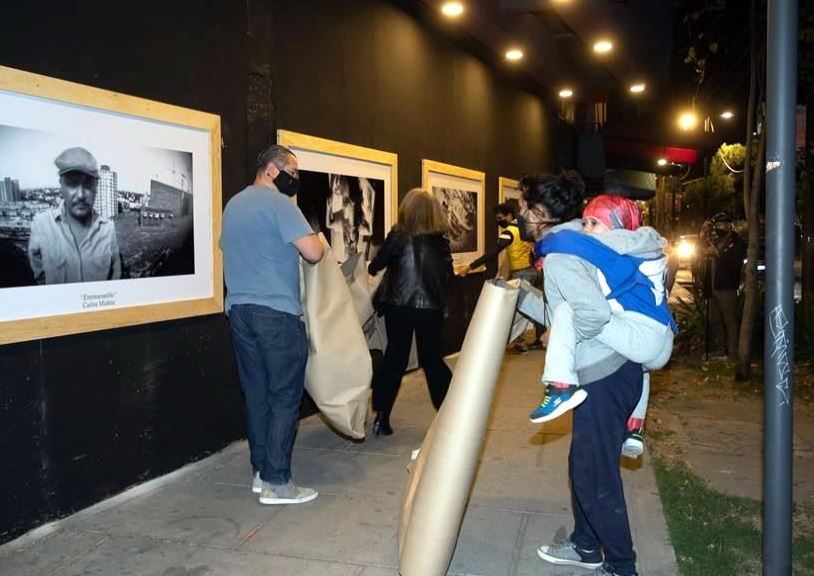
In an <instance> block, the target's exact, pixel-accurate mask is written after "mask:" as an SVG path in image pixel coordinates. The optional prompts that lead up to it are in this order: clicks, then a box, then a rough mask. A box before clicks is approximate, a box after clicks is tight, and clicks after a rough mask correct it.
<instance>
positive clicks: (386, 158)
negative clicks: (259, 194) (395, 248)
mask: <svg viewBox="0 0 814 576" xmlns="http://www.w3.org/2000/svg"><path fill="white" fill-rule="evenodd" d="M277 143H278V144H281V145H283V146H285V147H287V148H289V149H291V151H292V152H294V154H296V155H297V158H298V163H299V168H300V176H301V180H302V181H303V184H302V185H301V187H300V194H299V195H298V198H297V203H298V205H301V204H302V202H301V201H302V200H303V199H302V198H300V195H302V194H303V193H304V189H305V188H306V186H307V181H306V180H307V179H306V178H305V173H307V172H311V173H312V174H314V175H319V174H325V175H328V178H330V177H331V176H330V175H338V176H344V177H349V178H353V177H357V178H359V179H360V180H362V179H369V180H371V181H375V180H378V181H381V182H383V189H382V190H381V192H378V191H377V192H376V195H378V194H379V193H381V194H382V195H383V201H384V202H383V210H382V211H381V215H383V217H384V221H383V226H382V227H381V228H379V224H378V223H377V222H375V221H374V222H372V223H370V224H371V227H372V228H375V230H376V231H377V232H376V234H375V235H373V236H371V238H369V239H368V240H367V244H376V243H378V242H383V241H384V237H386V235H387V233H388V232H389V231H390V228H392V226H393V224H395V222H396V219H397V215H398V155H397V154H395V153H393V152H385V151H383V150H375V149H373V148H365V147H363V146H357V145H355V144H347V143H345V142H337V141H334V140H328V139H325V138H319V137H316V136H309V135H307V134H300V133H297V132H291V131H288V130H278V131H277ZM325 182H326V184H327V182H328V180H327V179H326V181H325ZM328 193H329V194H330V192H328ZM374 197H375V196H374ZM315 201H316V200H315ZM319 201H322V202H323V210H324V199H322V200H319ZM304 213H305V216H306V217H307V218H311V217H312V215H311V214H309V213H307V210H304ZM318 223H319V224H320V225H321V226H327V224H326V223H325V222H324V221H320V222H318ZM323 231H324V232H326V237H330V236H331V234H330V231H328V230H323ZM371 232H372V231H371ZM361 243H362V242H360V244H361ZM331 244H332V247H333V251H334V254H335V255H336V256H337V258H338V259H339V260H340V261H341V262H344V260H345V258H344V256H343V255H344V248H343V247H338V246H337V245H336V242H331ZM365 252H366V250H365Z"/></svg>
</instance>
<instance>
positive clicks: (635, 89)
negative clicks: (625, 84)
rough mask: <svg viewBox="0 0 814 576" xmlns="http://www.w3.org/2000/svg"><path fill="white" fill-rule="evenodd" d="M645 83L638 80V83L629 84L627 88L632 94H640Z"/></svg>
mask: <svg viewBox="0 0 814 576" xmlns="http://www.w3.org/2000/svg"><path fill="white" fill-rule="evenodd" d="M644 89H645V85H644V83H643V82H639V83H638V84H631V85H630V88H629V90H630V91H631V93H633V94H641V93H642V92H644Z"/></svg>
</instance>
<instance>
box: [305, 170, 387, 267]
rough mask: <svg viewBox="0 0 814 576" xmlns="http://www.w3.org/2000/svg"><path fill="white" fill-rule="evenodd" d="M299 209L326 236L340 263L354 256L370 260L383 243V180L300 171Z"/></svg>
mask: <svg viewBox="0 0 814 576" xmlns="http://www.w3.org/2000/svg"><path fill="white" fill-rule="evenodd" d="M299 172H300V190H299V192H298V193H297V206H299V207H300V209H301V210H302V213H303V214H304V215H305V217H306V219H308V221H309V222H310V223H311V226H312V227H313V228H314V230H319V231H320V232H322V233H323V234H324V235H325V238H326V239H327V240H328V243H329V244H330V245H331V249H332V250H333V253H334V256H335V257H336V259H337V261H339V262H340V263H344V262H346V261H347V260H348V259H349V258H351V257H352V256H353V255H354V254H361V255H363V257H364V258H365V260H368V259H369V255H370V252H371V248H373V247H374V246H379V245H381V244H382V243H383V242H384V204H385V202H384V194H385V185H384V180H383V179H381V178H373V177H365V176H351V175H347V174H336V173H325V172H316V171H313V170H303V169H300V171H299Z"/></svg>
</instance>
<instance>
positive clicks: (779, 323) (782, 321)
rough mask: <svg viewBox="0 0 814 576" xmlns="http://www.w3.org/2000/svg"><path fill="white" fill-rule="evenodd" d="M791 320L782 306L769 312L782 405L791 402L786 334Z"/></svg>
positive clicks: (789, 365)
mask: <svg viewBox="0 0 814 576" xmlns="http://www.w3.org/2000/svg"><path fill="white" fill-rule="evenodd" d="M788 325H789V321H788V319H787V318H786V314H785V312H783V307H782V306H777V307H776V308H775V309H774V310H772V312H771V314H769V330H770V331H771V335H772V343H773V344H774V349H773V350H772V358H774V361H775V366H776V368H777V376H778V382H777V384H776V386H775V388H777V390H778V391H779V392H780V394H781V397H782V398H781V401H780V406H781V407H783V406H786V405H787V404H789V375H790V374H791V362H790V361H789V337H788V336H787V335H786V328H787V327H788Z"/></svg>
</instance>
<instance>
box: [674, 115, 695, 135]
mask: <svg viewBox="0 0 814 576" xmlns="http://www.w3.org/2000/svg"><path fill="white" fill-rule="evenodd" d="M696 126H698V116H696V115H695V112H683V113H682V114H681V115H680V116H679V117H678V127H679V128H681V129H682V130H685V131H687V130H694V129H695V127H696Z"/></svg>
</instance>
